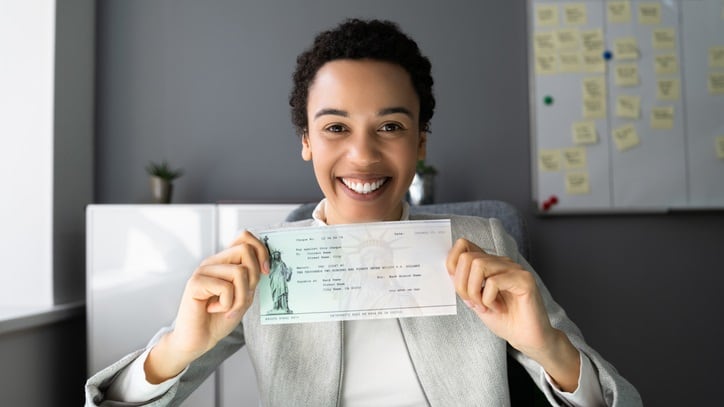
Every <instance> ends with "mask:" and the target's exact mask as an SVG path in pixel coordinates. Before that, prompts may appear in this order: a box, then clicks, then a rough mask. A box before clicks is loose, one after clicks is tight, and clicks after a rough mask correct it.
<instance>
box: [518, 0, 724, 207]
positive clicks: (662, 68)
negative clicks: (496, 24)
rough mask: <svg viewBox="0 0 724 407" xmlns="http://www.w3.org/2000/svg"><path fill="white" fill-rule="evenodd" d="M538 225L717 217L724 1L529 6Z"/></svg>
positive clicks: (546, 1) (534, 1) (722, 162)
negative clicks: (602, 215) (575, 216)
mask: <svg viewBox="0 0 724 407" xmlns="http://www.w3.org/2000/svg"><path fill="white" fill-rule="evenodd" d="M528 27H529V30H528V31H529V47H528V48H529V49H528V52H529V61H530V64H529V65H530V78H531V80H530V104H531V138H532V140H531V145H532V148H531V163H532V165H531V168H532V172H533V181H534V182H533V197H534V199H535V201H536V204H537V206H538V208H540V210H541V211H542V212H544V213H581V212H584V213H597V212H641V211H666V210H669V209H722V208H724V1H723V0H659V1H656V0H647V1H636V0H633V1H612V0H609V1H600V0H598V1H594V0H588V1H580V0H579V1H568V0H529V1H528Z"/></svg>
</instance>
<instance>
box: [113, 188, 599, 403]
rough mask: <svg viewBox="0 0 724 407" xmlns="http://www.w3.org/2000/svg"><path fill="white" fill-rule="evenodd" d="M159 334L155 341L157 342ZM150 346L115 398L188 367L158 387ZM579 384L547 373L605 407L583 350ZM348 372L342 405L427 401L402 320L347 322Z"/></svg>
mask: <svg viewBox="0 0 724 407" xmlns="http://www.w3.org/2000/svg"><path fill="white" fill-rule="evenodd" d="M325 205H326V199H323V200H322V201H321V202H320V203H319V204H318V205H317V207H316V208H315V209H314V212H313V214H312V217H313V218H314V222H313V224H314V225H315V226H326V222H325V221H326V216H325V213H324V212H325V211H324V209H325ZM409 216H410V212H409V205H408V204H407V203H406V202H403V211H402V216H401V218H400V220H408V219H409ZM159 337H160V335H157V336H156V338H154V340H152V341H151V342H152V343H155V342H156V341H157V339H158V338H159ZM150 348H151V346H149V349H147V350H146V352H144V353H143V354H141V356H139V357H138V358H137V359H136V360H135V361H134V362H133V363H131V364H130V365H129V366H128V367H127V368H126V369H124V370H123V371H122V372H121V373H120V374H119V375H118V377H117V378H116V379H115V380H114V381H113V383H112V384H111V386H110V388H109V389H108V391H107V398H108V399H109V400H119V401H126V402H143V401H147V400H151V399H153V398H155V397H158V396H160V395H162V394H163V393H165V392H166V391H167V390H168V389H169V388H170V387H171V386H173V385H174V384H175V383H176V382H177V381H178V380H180V378H181V376H182V375H183V374H184V373H185V371H186V370H184V371H183V372H181V373H179V374H178V375H177V376H176V377H174V378H171V379H169V380H166V381H165V382H163V383H160V384H158V385H153V384H150V383H148V381H146V376H145V372H144V369H143V365H144V363H145V361H146V358H147V357H148V353H149V351H150ZM579 356H580V362H581V363H580V366H581V368H580V372H579V379H578V388H577V389H576V390H575V392H573V393H568V392H564V391H561V390H560V389H558V387H557V386H556V385H554V384H553V381H552V379H551V378H550V376H548V374H546V375H545V376H546V380H547V381H548V384H549V385H550V387H551V389H552V390H553V392H554V393H556V394H557V395H558V396H559V397H560V398H561V399H562V400H563V401H564V402H565V403H566V404H568V405H570V406H595V405H605V403H604V401H603V395H602V394H601V387H600V386H599V384H598V377H597V375H596V372H595V370H594V369H593V366H592V364H591V361H590V360H589V359H588V357H587V356H585V355H584V354H582V353H580V352H579ZM343 369H344V374H343V375H342V405H344V406H346V407H355V406H370V405H374V406H384V405H388V406H420V405H427V404H428V403H427V400H426V399H425V393H424V392H423V390H422V386H421V385H420V382H419V381H418V379H417V374H416V373H415V369H414V366H413V365H412V361H411V360H410V356H409V353H408V352H407V346H406V344H405V340H404V338H403V336H402V331H401V330H400V326H399V323H398V321H397V319H375V320H363V321H345V322H344V366H343Z"/></svg>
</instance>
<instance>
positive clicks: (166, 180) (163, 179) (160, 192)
mask: <svg viewBox="0 0 724 407" xmlns="http://www.w3.org/2000/svg"><path fill="white" fill-rule="evenodd" d="M146 172H147V173H148V175H149V176H150V177H151V178H150V185H151V197H152V201H153V203H164V204H167V203H171V193H172V192H173V180H175V179H176V178H178V177H180V176H182V175H183V173H184V171H183V169H181V168H179V169H176V170H173V169H171V167H170V166H169V165H168V162H167V161H166V160H163V161H161V163H160V164H158V163H155V162H153V161H151V162H149V163H148V165H147V166H146Z"/></svg>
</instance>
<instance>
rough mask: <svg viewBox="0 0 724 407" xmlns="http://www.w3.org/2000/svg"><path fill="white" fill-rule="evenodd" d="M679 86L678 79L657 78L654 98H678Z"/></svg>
mask: <svg viewBox="0 0 724 407" xmlns="http://www.w3.org/2000/svg"><path fill="white" fill-rule="evenodd" d="M680 93H681V86H680V84H679V80H678V79H657V80H656V98H657V99H659V100H679V94H680Z"/></svg>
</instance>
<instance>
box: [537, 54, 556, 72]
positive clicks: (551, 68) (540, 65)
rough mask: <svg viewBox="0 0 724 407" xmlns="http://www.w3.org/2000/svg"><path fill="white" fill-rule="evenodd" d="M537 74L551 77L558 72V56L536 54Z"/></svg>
mask: <svg viewBox="0 0 724 407" xmlns="http://www.w3.org/2000/svg"><path fill="white" fill-rule="evenodd" d="M534 58H535V73H537V74H539V75H549V74H554V73H556V72H558V69H557V67H556V54H553V53H544V52H541V53H538V54H535V57H534Z"/></svg>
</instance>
